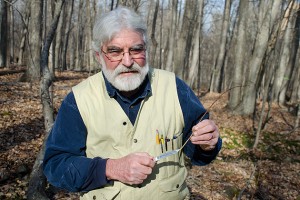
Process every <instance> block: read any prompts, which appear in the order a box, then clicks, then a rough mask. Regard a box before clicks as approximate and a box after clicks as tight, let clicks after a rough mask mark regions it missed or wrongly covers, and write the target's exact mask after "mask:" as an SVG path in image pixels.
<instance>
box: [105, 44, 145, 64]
mask: <svg viewBox="0 0 300 200" xmlns="http://www.w3.org/2000/svg"><path fill="white" fill-rule="evenodd" d="M131 48H132V47H130V48H129V51H124V50H123V49H122V53H121V54H120V56H121V55H122V57H121V58H120V59H117V60H114V59H113V57H110V56H109V55H107V54H108V52H105V51H104V50H103V47H101V52H102V53H103V54H104V55H105V56H106V58H107V59H108V60H110V61H112V62H116V61H121V60H122V59H123V58H124V54H125V53H128V54H129V55H130V56H131V57H132V58H133V59H139V57H136V58H134V57H133V56H135V55H140V54H142V52H143V53H145V51H146V50H147V48H146V45H143V49H142V51H141V53H138V54H131V53H130V49H131Z"/></svg>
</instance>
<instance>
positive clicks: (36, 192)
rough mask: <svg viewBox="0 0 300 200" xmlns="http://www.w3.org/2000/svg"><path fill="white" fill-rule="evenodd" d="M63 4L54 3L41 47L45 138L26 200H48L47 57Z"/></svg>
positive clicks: (50, 112)
mask: <svg viewBox="0 0 300 200" xmlns="http://www.w3.org/2000/svg"><path fill="white" fill-rule="evenodd" d="M64 2H65V1H64V0H61V1H57V2H56V4H57V5H56V8H55V15H54V18H53V22H52V24H51V27H50V30H49V32H48V34H47V37H46V40H45V44H44V46H43V50H42V54H41V55H42V57H41V62H40V66H41V69H42V78H41V82H40V87H41V101H42V105H43V115H44V125H45V130H46V136H45V140H44V143H43V145H42V147H41V150H40V152H39V154H38V155H37V158H36V160H35V163H34V166H33V169H32V172H31V174H30V181H29V186H28V193H27V199H29V200H46V199H47V200H48V199H49V198H48V197H47V195H46V193H45V188H46V177H45V175H44V174H43V171H42V162H43V158H44V152H45V144H46V142H45V141H46V139H47V137H48V134H49V131H50V129H51V127H52V125H53V122H54V115H53V106H52V103H51V102H52V101H51V98H50V93H49V87H50V86H51V84H52V76H51V74H50V71H49V67H48V57H49V49H50V45H51V42H52V40H53V38H54V34H55V31H56V28H57V24H58V21H59V17H60V13H61V10H62V6H63V4H64Z"/></svg>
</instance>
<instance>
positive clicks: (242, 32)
mask: <svg viewBox="0 0 300 200" xmlns="http://www.w3.org/2000/svg"><path fill="white" fill-rule="evenodd" d="M248 12H249V2H248V1H240V5H239V8H238V17H239V18H238V24H237V36H236V37H237V39H236V40H237V41H236V43H237V44H236V50H235V57H234V71H232V73H231V76H232V83H231V87H232V88H233V89H232V90H230V92H229V101H228V107H229V108H230V109H232V110H233V109H235V108H237V106H238V105H239V104H240V102H241V100H242V87H237V86H242V84H243V71H244V62H243V61H244V55H245V47H246V30H247V29H246V24H247V19H248Z"/></svg>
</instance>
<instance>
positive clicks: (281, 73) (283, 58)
mask: <svg viewBox="0 0 300 200" xmlns="http://www.w3.org/2000/svg"><path fill="white" fill-rule="evenodd" d="M293 4H294V1H291V2H290V5H289V7H288V9H287V11H286V13H285V15H284V18H285V19H287V22H286V23H287V28H286V29H285V32H284V37H283V42H282V46H281V53H280V60H279V66H278V69H277V71H276V75H275V80H274V100H275V101H276V102H277V103H279V104H284V103H285V100H286V99H285V97H286V91H287V86H288V82H289V81H290V75H291V74H290V72H291V70H292V69H291V67H292V66H291V65H290V64H289V63H290V62H291V56H292V53H291V51H292V47H294V46H293V44H292V41H293V39H292V37H293V31H292V30H293V28H294V27H295V25H294V24H295V22H296V21H295V20H292V17H293V16H296V15H294V14H295V11H297V9H298V8H297V7H295V8H293ZM293 10H294V12H293Z"/></svg>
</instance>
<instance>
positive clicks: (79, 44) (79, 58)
mask: <svg viewBox="0 0 300 200" xmlns="http://www.w3.org/2000/svg"><path fill="white" fill-rule="evenodd" d="M82 9H83V0H79V7H78V15H77V19H78V24H77V38H76V42H77V46H76V64H75V70H76V71H80V70H81V69H82V57H83V55H82V53H83V52H82V49H83V48H82V46H83V43H82V42H83V41H82V38H83V36H82V34H83V33H82V32H83V30H82V16H81V14H82V12H83V11H82Z"/></svg>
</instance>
